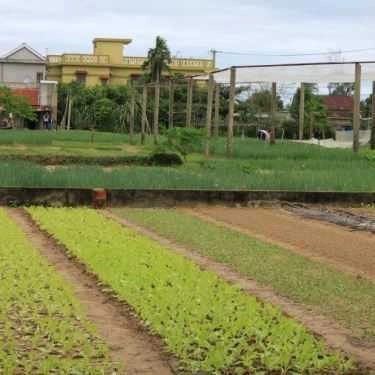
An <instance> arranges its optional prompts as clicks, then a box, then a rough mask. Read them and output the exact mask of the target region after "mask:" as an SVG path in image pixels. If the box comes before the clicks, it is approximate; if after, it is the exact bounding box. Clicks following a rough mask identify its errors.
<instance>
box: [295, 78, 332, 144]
mask: <svg viewBox="0 0 375 375" xmlns="http://www.w3.org/2000/svg"><path fill="white" fill-rule="evenodd" d="M315 91H316V88H315V87H314V86H311V85H306V84H305V129H304V131H305V133H304V137H305V138H306V137H308V135H309V127H310V122H311V121H313V124H314V135H315V137H317V138H323V135H324V136H325V137H326V138H327V137H328V136H332V135H333V133H332V130H331V129H330V127H329V125H328V111H327V108H326V107H325V105H324V104H323V100H322V98H321V97H319V96H318V95H316V94H315ZM300 94H301V90H300V89H298V90H297V92H296V93H295V95H294V97H293V101H292V104H291V106H290V114H291V115H292V118H293V119H294V120H295V121H296V122H297V121H298V119H299V103H300Z"/></svg>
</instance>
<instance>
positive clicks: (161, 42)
mask: <svg viewBox="0 0 375 375" xmlns="http://www.w3.org/2000/svg"><path fill="white" fill-rule="evenodd" d="M171 62H172V58H171V52H170V50H169V48H168V45H167V41H166V40H165V39H164V38H162V37H160V36H157V37H156V43H155V47H154V48H150V49H149V51H148V54H147V60H146V61H145V62H144V64H143V70H144V71H146V72H149V73H150V75H151V79H152V81H153V82H159V81H160V79H161V77H162V74H163V72H164V71H168V72H169V70H170V69H169V64H170V63H171Z"/></svg>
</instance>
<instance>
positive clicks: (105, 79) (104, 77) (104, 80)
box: [99, 75, 109, 86]
mask: <svg viewBox="0 0 375 375" xmlns="http://www.w3.org/2000/svg"><path fill="white" fill-rule="evenodd" d="M99 79H100V83H101V85H102V86H106V85H108V81H109V77H108V76H107V75H101V76H100V77H99Z"/></svg>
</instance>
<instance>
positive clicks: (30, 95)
mask: <svg viewBox="0 0 375 375" xmlns="http://www.w3.org/2000/svg"><path fill="white" fill-rule="evenodd" d="M12 91H13V93H14V94H16V95H19V96H26V98H27V99H28V100H29V103H30V105H32V106H33V107H39V90H38V89H34V88H22V89H12Z"/></svg>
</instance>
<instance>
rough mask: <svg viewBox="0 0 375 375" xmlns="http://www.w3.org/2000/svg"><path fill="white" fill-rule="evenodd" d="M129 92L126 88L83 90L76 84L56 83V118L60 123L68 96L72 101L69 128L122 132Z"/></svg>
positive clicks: (85, 88) (125, 122) (127, 108)
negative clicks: (57, 109) (57, 107)
mask: <svg viewBox="0 0 375 375" xmlns="http://www.w3.org/2000/svg"><path fill="white" fill-rule="evenodd" d="M130 92H131V89H130V88H129V87H128V86H94V87H85V86H82V85H80V84H79V83H77V82H72V83H70V84H68V85H65V84H60V85H59V90H58V93H59V112H58V119H59V121H61V120H62V118H63V116H64V113H65V112H66V101H67V99H68V97H69V98H71V99H72V100H73V105H72V125H71V126H72V128H73V129H83V130H87V129H92V128H94V129H97V130H99V131H106V132H122V131H124V129H125V128H126V125H127V121H126V118H127V115H128V113H129V102H130Z"/></svg>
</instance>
